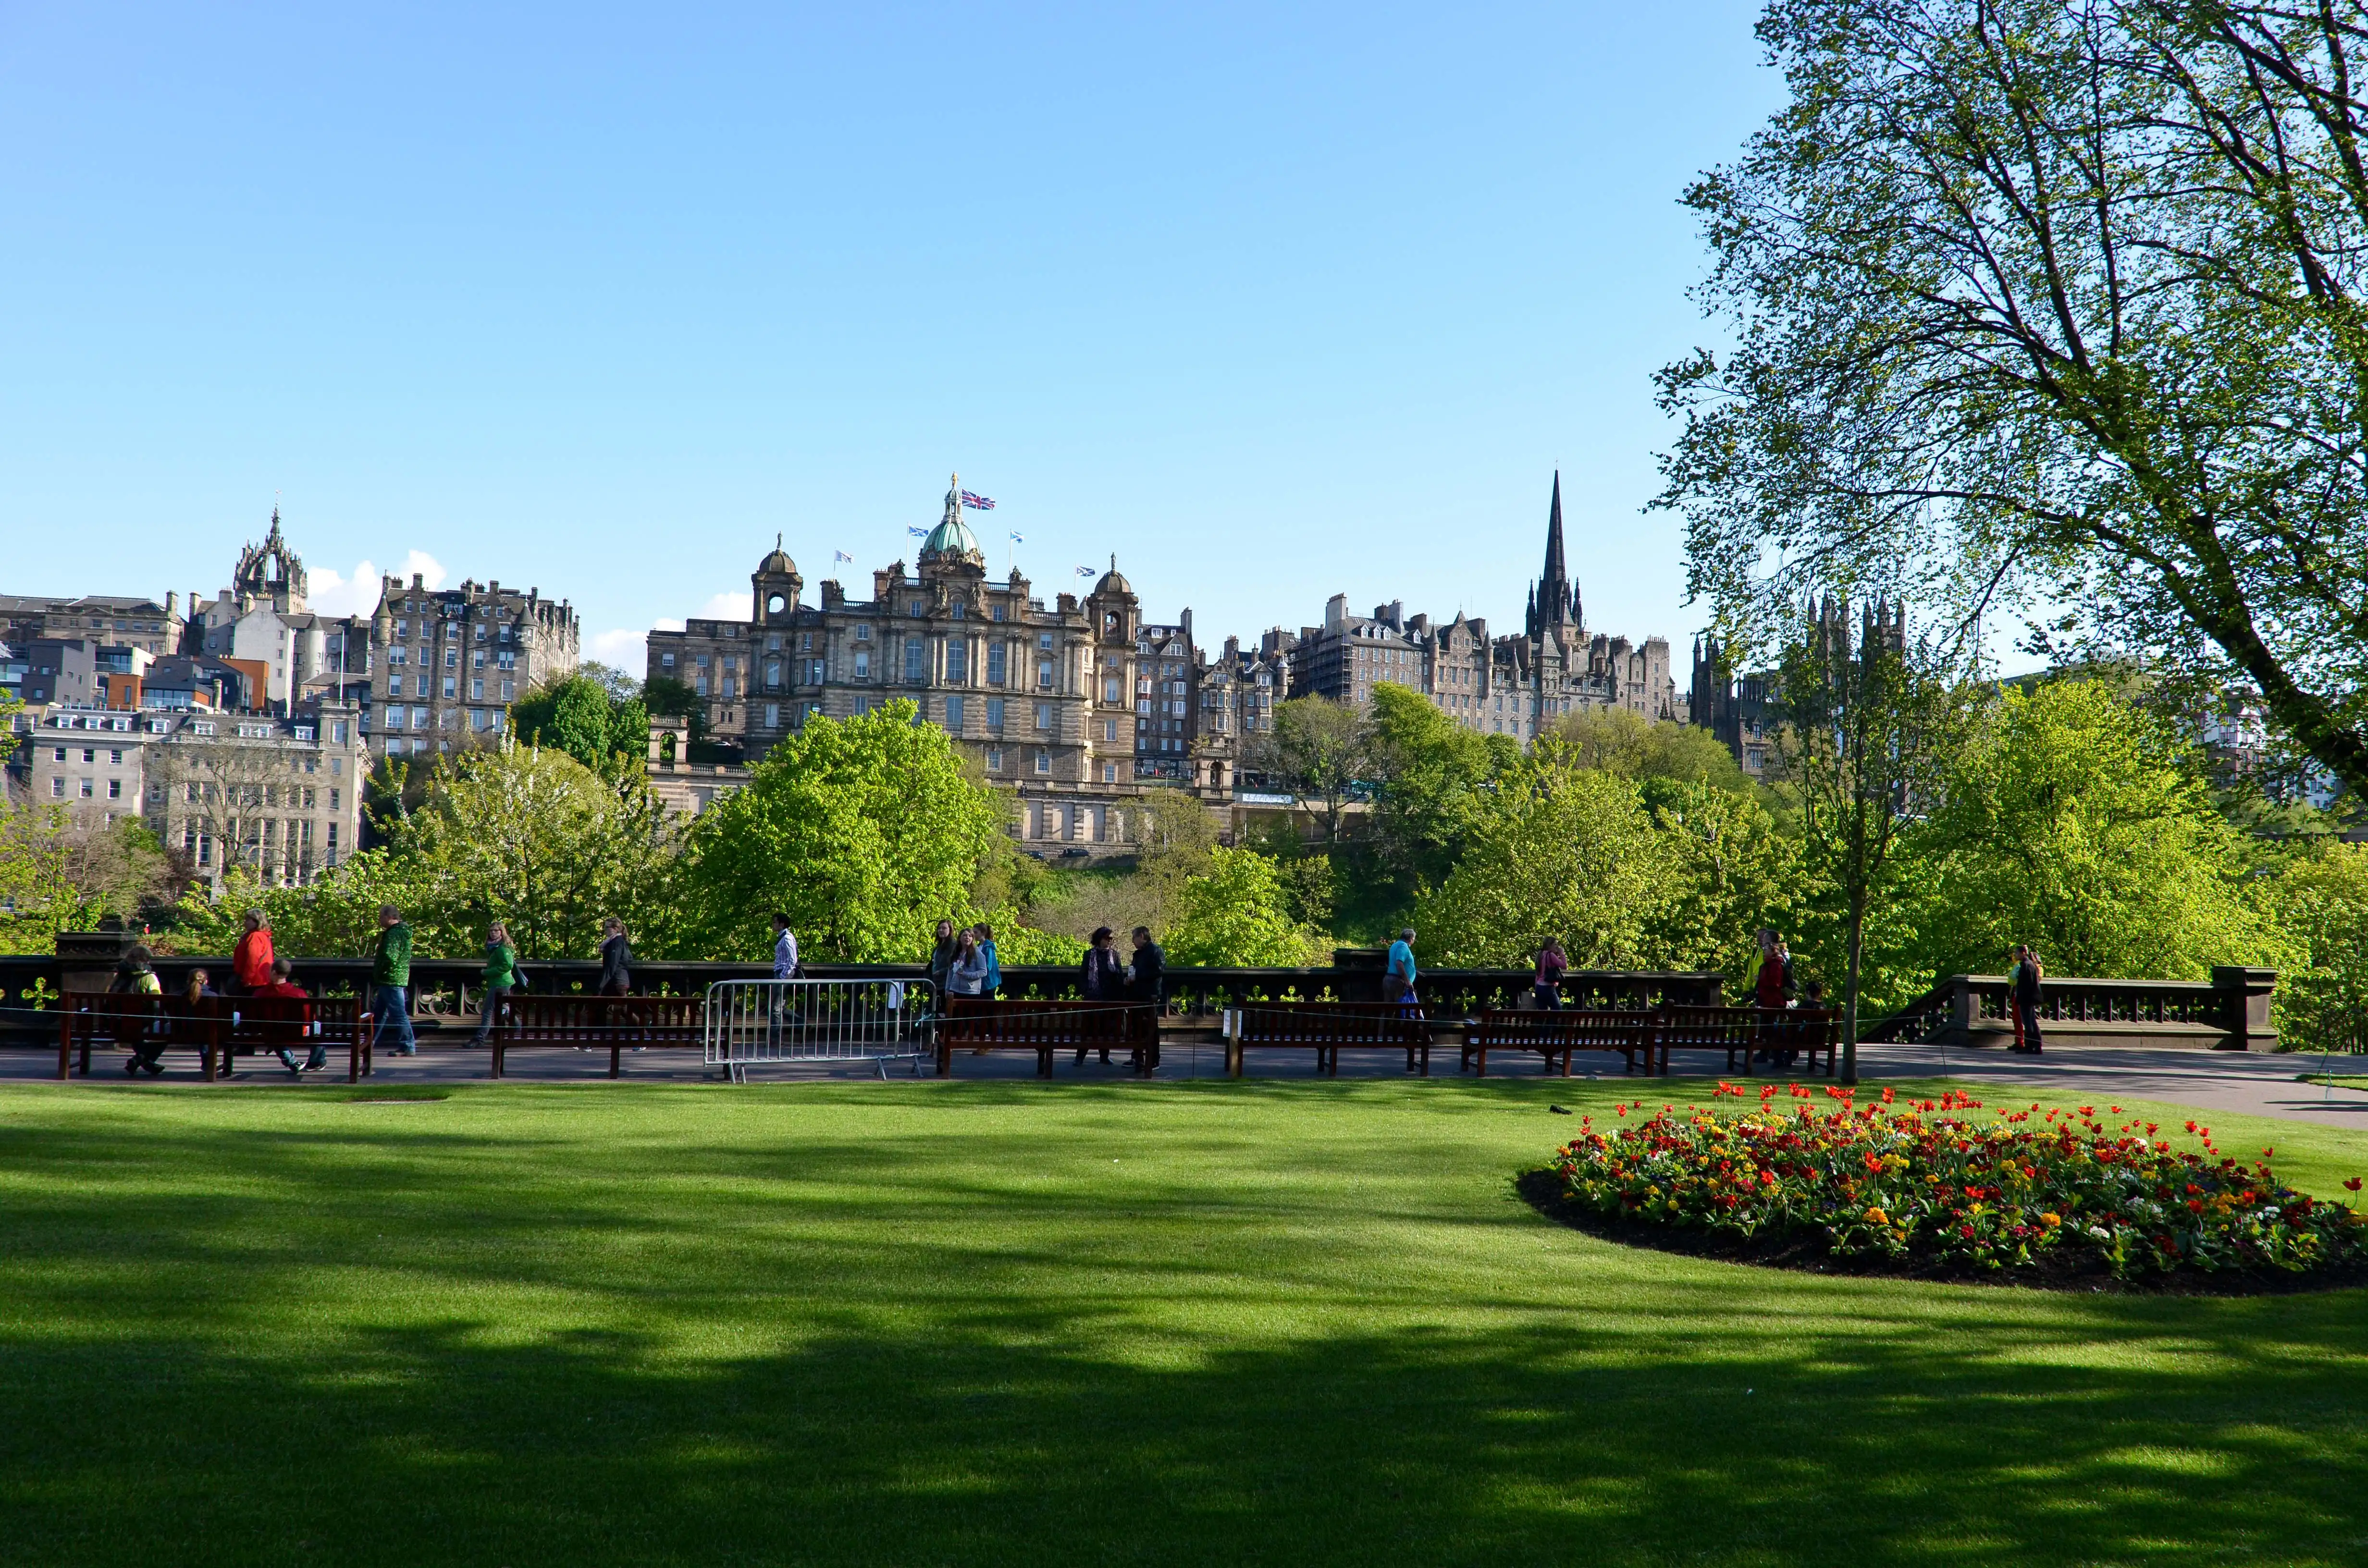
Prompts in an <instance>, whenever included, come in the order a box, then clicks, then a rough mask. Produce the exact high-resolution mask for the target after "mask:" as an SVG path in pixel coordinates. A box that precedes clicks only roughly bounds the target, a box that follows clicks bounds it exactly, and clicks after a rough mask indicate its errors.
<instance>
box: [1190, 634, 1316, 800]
mask: <svg viewBox="0 0 2368 1568" xmlns="http://www.w3.org/2000/svg"><path fill="white" fill-rule="evenodd" d="M1194 685H1195V687H1196V692H1195V701H1196V702H1197V703H1198V713H1197V716H1196V718H1195V721H1194V723H1195V726H1196V729H1197V732H1198V733H1196V734H1195V735H1194V737H1193V753H1192V782H1193V784H1194V786H1195V787H1196V788H1198V789H1201V790H1216V791H1221V792H1222V791H1230V790H1233V789H1234V788H1235V784H1236V782H1237V781H1238V778H1239V776H1240V771H1241V769H1242V768H1243V767H1244V766H1245V765H1246V760H1247V759H1246V756H1245V754H1246V753H1249V752H1250V751H1251V748H1252V747H1253V746H1254V744H1255V743H1256V741H1257V738H1258V736H1260V735H1262V734H1269V733H1272V732H1273V730H1274V705H1275V703H1276V702H1278V701H1280V700H1281V698H1282V696H1283V694H1284V693H1285V692H1287V691H1289V690H1290V689H1291V655H1290V654H1289V653H1285V652H1283V651H1282V649H1281V646H1280V645H1279V643H1277V642H1273V641H1272V640H1269V642H1267V643H1265V644H1262V645H1261V646H1259V647H1258V648H1254V649H1247V650H1246V649H1244V648H1243V647H1242V640H1241V639H1240V638H1238V637H1228V638H1226V639H1225V646H1224V652H1222V653H1219V654H1218V655H1217V656H1216V657H1215V658H1214V659H1212V660H1210V661H1209V663H1208V664H1206V665H1202V666H1201V671H1200V675H1199V677H1198V679H1197V680H1196V681H1195V683H1194Z"/></svg>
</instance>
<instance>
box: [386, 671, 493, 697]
mask: <svg viewBox="0 0 2368 1568" xmlns="http://www.w3.org/2000/svg"><path fill="white" fill-rule="evenodd" d="M403 678H404V677H403V676H393V675H391V676H387V677H386V694H387V695H388V696H389V697H401V696H402V695H403ZM435 678H436V677H435V676H420V677H419V684H418V686H417V687H416V688H415V689H414V692H413V695H415V696H418V697H426V696H427V695H429V693H428V689H427V683H428V682H429V681H431V680H434V679H435ZM460 684H461V677H460V676H445V677H444V696H445V698H446V699H447V700H458V699H459V697H460ZM500 691H501V700H502V701H504V702H507V701H509V700H510V699H511V698H512V697H513V696H514V695H516V691H517V687H516V685H515V683H514V682H512V681H511V680H509V679H508V678H507V677H505V678H504V679H503V680H502V681H501V683H500ZM469 700H470V701H472V702H483V701H484V700H485V677H484V676H470V677H469Z"/></svg>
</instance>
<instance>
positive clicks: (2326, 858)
mask: <svg viewBox="0 0 2368 1568" xmlns="http://www.w3.org/2000/svg"><path fill="white" fill-rule="evenodd" d="M2273 896H2274V898H2275V900H2276V906H2277V910H2278V915H2279V917H2280V920H2281V924H2282V926H2283V933H2284V936H2285V937H2286V940H2287V942H2288V944H2289V945H2290V948H2291V949H2292V958H2291V960H2290V965H2289V967H2288V968H2287V969H2286V970H2285V971H2283V972H2282V973H2281V974H2280V975H2279V976H2278V989H2277V994H2276V995H2275V997H2274V998H2273V1001H2272V1006H2273V1007H2274V1009H2275V1011H2276V1015H2277V1018H2276V1021H2277V1026H2278V1043H2279V1045H2280V1046H2281V1047H2282V1048H2283V1049H2284V1050H2287V1051H2368V844H2327V845H2323V846H2317V847H2316V848H2314V849H2313V850H2312V851H2310V852H2309V853H2307V854H2305V855H2303V856H2302V857H2300V858H2297V859H2296V860H2295V861H2294V863H2293V864H2292V865H2290V866H2288V867H2286V868H2285V869H2284V871H2283V874H2282V875H2281V876H2280V877H2279V878H2278V880H2277V882H2276V884H2275V886H2274V889H2273Z"/></svg>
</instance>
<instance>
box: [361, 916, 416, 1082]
mask: <svg viewBox="0 0 2368 1568" xmlns="http://www.w3.org/2000/svg"><path fill="white" fill-rule="evenodd" d="M370 1009H371V1010H372V1011H373V1012H375V1013H377V1014H378V1028H377V1031H376V1032H375V1033H374V1034H373V1035H372V1036H371V1040H370V1044H371V1049H372V1050H376V1049H377V1048H378V1047H379V1046H381V1045H382V1044H384V1043H385V1042H386V1037H387V1033H388V1031H389V1030H390V1029H391V1030H393V1034H394V1040H395V1044H394V1054H395V1055H397V1056H416V1055H418V1054H419V1037H418V1036H416V1035H415V1034H413V1033H412V1032H411V927H410V926H406V925H404V920H403V911H401V910H399V909H397V908H396V907H395V906H394V905H393V904H391V903H382V904H380V905H379V907H378V950H377V952H376V954H375V955H374V956H373V957H372V959H371V960H370Z"/></svg>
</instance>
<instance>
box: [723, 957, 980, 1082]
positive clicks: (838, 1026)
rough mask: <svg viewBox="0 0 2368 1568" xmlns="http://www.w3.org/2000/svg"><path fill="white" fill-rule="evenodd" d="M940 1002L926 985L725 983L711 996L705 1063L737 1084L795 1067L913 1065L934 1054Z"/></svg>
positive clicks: (916, 1071)
mask: <svg viewBox="0 0 2368 1568" xmlns="http://www.w3.org/2000/svg"><path fill="white" fill-rule="evenodd" d="M937 1013H938V1009H937V994H936V993H935V991H934V990H932V989H931V987H930V984H929V983H928V981H926V980H720V981H717V982H716V983H714V984H712V985H710V986H709V987H708V988H707V1006H706V1020H705V1022H706V1028H705V1062H706V1064H707V1065H708V1066H710V1067H721V1068H723V1070H724V1075H725V1076H726V1077H728V1078H730V1079H731V1080H732V1082H734V1083H735V1084H745V1083H746V1082H747V1081H748V1069H749V1068H751V1067H760V1066H765V1065H768V1064H772V1063H779V1062H872V1063H875V1064H876V1065H877V1066H878V1067H879V1069H880V1075H881V1076H882V1078H885V1077H887V1076H888V1063H889V1062H905V1061H909V1062H912V1064H913V1076H915V1077H916V1078H917V1077H919V1076H920V1075H921V1062H922V1061H923V1059H924V1058H933V1057H934V1056H935V1054H936V1050H937V1046H936V1040H937Z"/></svg>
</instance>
